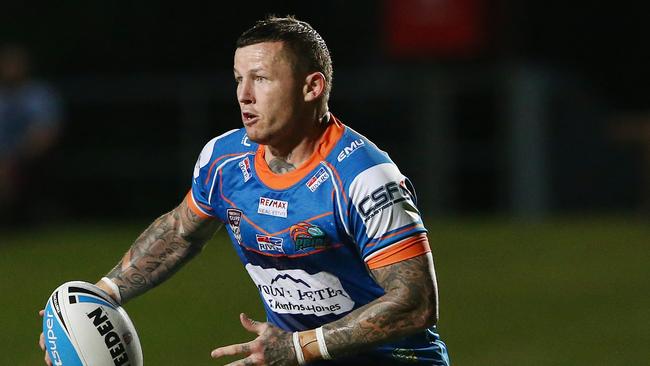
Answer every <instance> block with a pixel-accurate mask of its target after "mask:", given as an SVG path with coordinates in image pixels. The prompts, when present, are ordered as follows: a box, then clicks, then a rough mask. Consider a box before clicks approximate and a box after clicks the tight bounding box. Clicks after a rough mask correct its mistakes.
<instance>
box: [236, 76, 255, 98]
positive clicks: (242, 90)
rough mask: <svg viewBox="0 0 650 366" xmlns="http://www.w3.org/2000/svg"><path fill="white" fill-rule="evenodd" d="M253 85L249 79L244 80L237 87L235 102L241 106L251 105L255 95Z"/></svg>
mask: <svg viewBox="0 0 650 366" xmlns="http://www.w3.org/2000/svg"><path fill="white" fill-rule="evenodd" d="M252 86H253V84H252V83H251V81H250V79H248V78H244V79H242V81H241V82H240V83H239V84H238V85H237V100H238V101H239V103H241V104H251V103H254V102H255V95H254V93H253V87H252Z"/></svg>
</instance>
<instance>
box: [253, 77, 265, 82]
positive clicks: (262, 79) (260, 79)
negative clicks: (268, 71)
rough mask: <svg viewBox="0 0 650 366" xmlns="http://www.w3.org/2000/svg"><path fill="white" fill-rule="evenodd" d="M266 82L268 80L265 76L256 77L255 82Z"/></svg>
mask: <svg viewBox="0 0 650 366" xmlns="http://www.w3.org/2000/svg"><path fill="white" fill-rule="evenodd" d="M264 80H266V78H265V77H264V76H256V77H255V81H257V82H262V81H264Z"/></svg>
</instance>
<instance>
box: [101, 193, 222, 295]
mask: <svg viewBox="0 0 650 366" xmlns="http://www.w3.org/2000/svg"><path fill="white" fill-rule="evenodd" d="M220 227H221V223H220V222H219V221H218V220H216V219H214V218H205V217H200V216H199V215H197V214H196V213H195V212H194V211H192V210H191V209H190V207H189V206H188V204H187V200H183V202H182V203H181V204H180V205H179V206H178V207H176V208H175V209H173V210H172V211H171V212H168V213H166V214H164V215H162V216H160V217H159V218H158V219H156V221H154V222H153V223H152V224H151V225H150V226H149V227H148V228H147V229H146V230H145V231H144V232H143V233H142V234H141V235H140V236H139V237H138V238H137V239H136V241H135V243H133V245H132V246H131V248H130V249H129V250H128V251H127V252H126V254H125V255H124V257H123V258H122V260H121V261H120V262H119V263H118V264H117V265H116V266H115V268H113V270H111V271H110V272H109V273H108V275H106V277H108V278H109V279H110V280H111V281H113V283H115V285H117V288H118V289H119V292H120V297H121V300H122V303H126V302H127V301H129V300H130V299H132V298H134V297H136V296H138V295H140V294H142V293H144V292H146V291H147V290H149V289H151V288H153V287H155V286H157V285H158V284H160V283H162V282H163V281H165V280H166V279H167V278H169V277H170V276H171V275H172V274H174V273H175V272H176V271H178V270H179V269H180V268H181V267H182V266H183V265H184V264H185V263H187V262H188V261H189V260H190V259H192V258H193V257H194V256H195V255H197V254H198V253H199V252H200V251H201V249H202V248H203V246H204V245H205V243H206V242H207V241H208V240H209V239H210V238H211V237H212V236H213V235H214V233H215V232H216V231H217V230H218V229H219V228H220ZM97 286H99V287H100V288H102V289H103V290H105V291H106V292H108V293H109V294H111V295H112V296H113V297H114V298H116V296H115V294H114V293H113V290H112V289H111V288H109V286H107V285H106V284H105V283H104V282H103V281H100V282H99V283H97Z"/></svg>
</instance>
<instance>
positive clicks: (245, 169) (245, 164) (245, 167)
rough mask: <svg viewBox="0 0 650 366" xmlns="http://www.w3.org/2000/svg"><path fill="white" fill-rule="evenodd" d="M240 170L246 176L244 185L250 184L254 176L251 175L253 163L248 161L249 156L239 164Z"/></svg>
mask: <svg viewBox="0 0 650 366" xmlns="http://www.w3.org/2000/svg"><path fill="white" fill-rule="evenodd" d="M239 169H241V173H242V175H243V176H244V183H246V182H248V180H249V179H251V177H252V176H253V174H252V173H251V162H250V160H248V156H247V157H246V158H244V160H242V161H240V162H239Z"/></svg>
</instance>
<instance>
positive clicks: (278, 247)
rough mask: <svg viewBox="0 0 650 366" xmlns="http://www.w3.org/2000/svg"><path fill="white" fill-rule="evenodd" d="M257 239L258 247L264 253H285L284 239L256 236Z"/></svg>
mask: <svg viewBox="0 0 650 366" xmlns="http://www.w3.org/2000/svg"><path fill="white" fill-rule="evenodd" d="M255 236H256V237H257V247H258V248H260V250H261V251H263V252H271V251H276V252H281V253H284V248H282V242H283V239H282V238H278V237H275V236H268V235H260V234H255Z"/></svg>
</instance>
